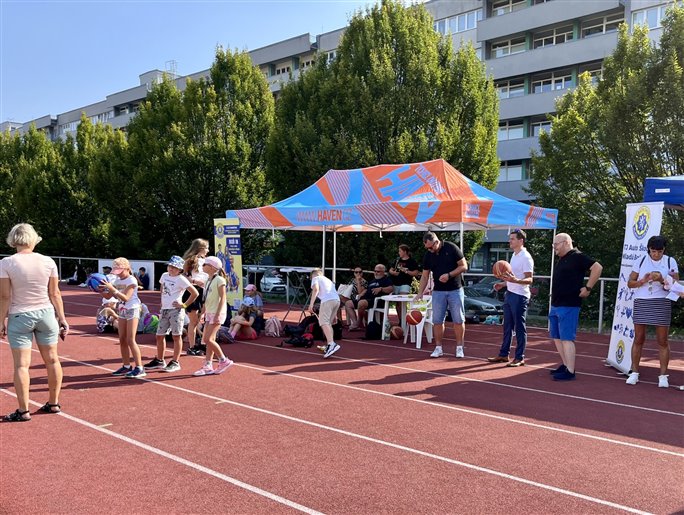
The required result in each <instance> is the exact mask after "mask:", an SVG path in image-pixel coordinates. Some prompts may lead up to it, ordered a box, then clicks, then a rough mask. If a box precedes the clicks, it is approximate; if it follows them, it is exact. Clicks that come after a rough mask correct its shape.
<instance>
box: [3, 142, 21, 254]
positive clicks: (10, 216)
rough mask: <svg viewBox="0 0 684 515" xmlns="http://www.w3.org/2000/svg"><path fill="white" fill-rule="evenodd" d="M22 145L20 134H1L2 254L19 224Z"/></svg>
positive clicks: (7, 249)
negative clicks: (17, 195) (18, 173)
mask: <svg viewBox="0 0 684 515" xmlns="http://www.w3.org/2000/svg"><path fill="white" fill-rule="evenodd" d="M21 149H22V143H21V138H20V137H19V135H18V134H15V135H10V133H9V131H7V132H4V133H0V252H1V253H6V252H9V251H10V248H9V247H8V246H7V244H6V242H5V238H4V236H5V235H6V234H7V233H9V231H10V229H11V228H12V226H13V225H14V224H15V223H17V222H16V215H15V207H14V184H15V180H16V163H17V162H18V161H19V156H20V155H21Z"/></svg>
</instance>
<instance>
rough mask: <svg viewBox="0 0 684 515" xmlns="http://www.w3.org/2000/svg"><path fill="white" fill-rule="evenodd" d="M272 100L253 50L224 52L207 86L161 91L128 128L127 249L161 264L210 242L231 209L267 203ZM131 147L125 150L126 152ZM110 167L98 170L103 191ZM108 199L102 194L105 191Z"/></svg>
mask: <svg viewBox="0 0 684 515" xmlns="http://www.w3.org/2000/svg"><path fill="white" fill-rule="evenodd" d="M273 116H274V101H273V96H272V94H271V93H270V91H269V89H268V85H267V83H266V81H265V79H264V77H263V75H262V74H261V72H260V71H259V70H258V68H256V67H254V65H253V64H252V62H251V60H250V58H249V56H248V55H247V54H246V53H237V52H236V53H232V52H230V51H224V50H223V49H221V48H218V49H217V51H216V58H215V61H214V63H213V65H212V67H211V70H210V75H209V77H208V78H206V79H200V80H197V81H192V80H188V81H187V83H186V87H185V90H184V91H180V90H178V89H177V88H176V85H175V83H174V82H173V81H171V80H169V79H166V80H164V81H163V82H162V83H160V84H158V85H156V86H155V87H154V88H153V90H152V92H151V93H150V95H149V96H148V98H147V99H146V101H145V102H144V103H143V104H141V108H140V111H139V113H138V115H137V116H136V117H135V118H134V119H133V120H132V121H131V123H130V124H129V126H128V147H127V149H126V150H125V152H124V154H125V157H124V160H125V166H123V167H122V168H121V169H119V170H117V173H118V176H117V177H116V179H115V184H116V185H117V190H116V191H115V192H114V193H115V195H116V197H117V202H116V204H114V206H115V207H114V209H116V213H117V216H116V217H114V220H113V225H112V227H111V231H112V234H114V236H115V238H116V240H117V241H118V242H120V244H121V245H125V244H126V242H128V245H127V248H125V247H124V248H122V249H121V251H122V252H125V253H130V254H131V255H136V256H141V257H153V256H159V255H165V254H169V253H179V252H182V251H183V250H185V248H187V246H188V245H189V243H190V241H191V240H192V239H194V238H197V237H205V238H210V236H211V232H212V227H213V219H214V218H217V217H222V216H223V215H224V213H225V211H226V209H236V208H244V207H253V206H257V205H260V204H261V203H262V202H268V201H269V200H270V195H269V191H268V188H267V186H266V180H265V174H264V167H265V165H264V162H265V147H266V142H267V141H268V138H269V134H270V131H271V128H272V126H273ZM119 148H120V149H123V147H122V146H120V147H119ZM110 172H111V170H109V169H107V167H103V166H101V165H100V166H98V167H96V168H95V169H94V170H93V173H92V176H91V180H92V181H93V182H95V183H99V184H102V182H103V180H104V175H105V174H109V173H110ZM98 191H99V193H98V194H99V195H100V198H102V194H103V192H102V189H101V188H99V189H98Z"/></svg>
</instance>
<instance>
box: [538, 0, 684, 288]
mask: <svg viewBox="0 0 684 515" xmlns="http://www.w3.org/2000/svg"><path fill="white" fill-rule="evenodd" d="M667 12H668V14H667V17H666V19H665V20H664V22H663V27H664V29H663V36H662V39H661V45H660V47H659V48H658V47H656V46H655V45H653V44H652V43H651V42H650V41H649V39H648V32H647V29H646V28H644V27H636V28H635V29H634V32H633V34H631V35H630V34H629V32H628V30H627V26H626V25H623V26H622V27H621V28H620V35H619V42H618V46H617V48H616V50H615V51H614V53H613V54H612V55H611V56H609V57H608V58H607V59H606V61H605V63H604V74H603V77H602V79H601V80H600V81H599V83H598V85H597V86H594V85H592V83H591V79H590V77H589V76H588V75H584V76H581V77H580V81H579V84H578V87H577V88H576V89H575V90H574V91H572V92H570V93H568V94H566V95H565V96H564V97H562V98H561V99H560V100H559V102H558V103H557V114H556V115H555V116H554V117H553V118H552V122H553V125H552V127H553V128H552V131H551V133H550V134H542V136H541V137H540V139H539V142H540V148H541V151H540V153H539V155H536V156H534V157H533V173H532V181H531V185H530V190H531V192H532V193H533V194H534V195H535V196H536V197H537V198H538V199H539V201H540V203H541V204H542V205H545V206H550V207H557V208H558V210H559V230H562V231H565V232H568V233H569V234H570V235H571V236H572V237H573V238H574V239H575V240H576V241H577V242H578V243H579V246H580V247H581V248H582V249H584V250H586V251H587V252H589V253H591V254H592V255H594V257H596V258H597V259H599V260H600V261H601V262H602V264H603V265H604V268H605V272H604V274H605V275H607V276H613V277H614V276H616V274H617V272H618V270H619V266H620V255H621V248H622V240H623V237H624V223H625V214H624V213H625V204H626V203H629V202H640V201H641V200H642V198H643V185H644V180H645V179H646V177H662V176H670V175H680V174H682V173H684V76H683V74H682V62H683V59H684V37H682V34H683V33H684V8H682V7H674V8H671V9H669V10H668V11H667ZM681 223H682V216H681V212H675V211H671V210H666V213H665V217H664V222H663V230H662V232H663V234H665V235H666V236H668V238H669V239H670V240H671V249H678V248H679V249H681V248H682V246H683V245H684V235H683V234H682V231H681ZM536 240H537V241H539V242H540V244H541V241H543V243H544V246H546V245H547V244H548V243H549V241H550V240H549V237H548V236H547V237H545V238H536Z"/></svg>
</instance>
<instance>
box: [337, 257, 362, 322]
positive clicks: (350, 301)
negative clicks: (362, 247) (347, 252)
mask: <svg viewBox="0 0 684 515" xmlns="http://www.w3.org/2000/svg"><path fill="white" fill-rule="evenodd" d="M351 287H352V288H351V292H350V293H349V297H346V296H343V295H340V304H342V305H343V306H344V311H345V313H347V321H349V330H350V331H356V330H357V329H360V327H359V321H358V320H357V318H356V308H358V307H359V299H360V298H361V295H363V294H364V293H365V292H366V289H367V288H368V281H366V280H365V279H364V278H363V268H361V267H360V266H357V267H355V268H354V279H353V280H352V283H351Z"/></svg>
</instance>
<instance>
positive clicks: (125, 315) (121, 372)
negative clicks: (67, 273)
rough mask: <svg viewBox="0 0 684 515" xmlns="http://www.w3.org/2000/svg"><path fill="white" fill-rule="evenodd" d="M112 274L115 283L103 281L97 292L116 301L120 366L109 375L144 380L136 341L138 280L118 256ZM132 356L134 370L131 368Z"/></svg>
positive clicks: (143, 370) (128, 264)
mask: <svg viewBox="0 0 684 515" xmlns="http://www.w3.org/2000/svg"><path fill="white" fill-rule="evenodd" d="M112 265H113V267H112V274H114V275H115V276H116V279H115V280H114V282H109V281H104V282H102V285H101V286H100V291H101V293H102V296H103V297H104V298H105V299H112V298H113V299H116V300H118V301H119V307H118V310H119V347H120V348H121V359H122V360H123V365H122V366H121V367H120V368H119V369H118V370H116V371H115V372H114V373H113V374H112V375H115V376H126V377H127V378H128V379H137V378H141V377H145V376H146V375H147V374H145V369H144V368H143V366H142V357H141V355H140V347H138V343H137V342H136V341H135V333H136V332H137V330H138V321H139V320H140V310H141V303H140V299H139V298H138V281H137V280H136V278H135V277H134V276H133V269H132V268H131V264H130V263H129V262H128V259H126V258H124V257H119V258H116V259H115V260H114V263H112ZM131 354H133V361H134V363H135V367H133V368H131V365H130V362H131Z"/></svg>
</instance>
